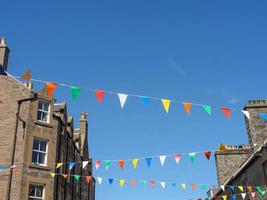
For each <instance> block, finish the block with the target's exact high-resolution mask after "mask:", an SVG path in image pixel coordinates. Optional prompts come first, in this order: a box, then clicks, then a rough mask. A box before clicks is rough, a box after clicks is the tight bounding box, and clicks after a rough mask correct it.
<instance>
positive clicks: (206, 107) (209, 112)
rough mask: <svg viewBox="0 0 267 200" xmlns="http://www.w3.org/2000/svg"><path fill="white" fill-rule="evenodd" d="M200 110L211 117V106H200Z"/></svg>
mask: <svg viewBox="0 0 267 200" xmlns="http://www.w3.org/2000/svg"><path fill="white" fill-rule="evenodd" d="M202 108H203V109H204V110H205V111H206V112H207V113H208V114H209V115H211V106H209V105H202Z"/></svg>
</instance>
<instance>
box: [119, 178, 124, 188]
mask: <svg viewBox="0 0 267 200" xmlns="http://www.w3.org/2000/svg"><path fill="white" fill-rule="evenodd" d="M124 183H125V180H124V179H120V186H121V187H123V185H124Z"/></svg>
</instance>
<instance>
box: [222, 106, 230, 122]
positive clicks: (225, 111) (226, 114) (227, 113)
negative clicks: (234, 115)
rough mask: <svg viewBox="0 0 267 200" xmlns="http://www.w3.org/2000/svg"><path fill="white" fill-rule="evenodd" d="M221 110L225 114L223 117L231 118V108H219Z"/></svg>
mask: <svg viewBox="0 0 267 200" xmlns="http://www.w3.org/2000/svg"><path fill="white" fill-rule="evenodd" d="M221 111H222V112H223V114H224V115H225V117H226V118H227V119H230V118H231V110H230V108H221Z"/></svg>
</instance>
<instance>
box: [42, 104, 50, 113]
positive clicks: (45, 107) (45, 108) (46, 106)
mask: <svg viewBox="0 0 267 200" xmlns="http://www.w3.org/2000/svg"><path fill="white" fill-rule="evenodd" d="M48 108H49V103H47V102H44V103H43V110H44V111H47V112H48Z"/></svg>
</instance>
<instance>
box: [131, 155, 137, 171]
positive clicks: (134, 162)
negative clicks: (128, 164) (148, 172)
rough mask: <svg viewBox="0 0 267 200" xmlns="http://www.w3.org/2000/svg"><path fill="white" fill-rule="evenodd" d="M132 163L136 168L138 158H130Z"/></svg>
mask: <svg viewBox="0 0 267 200" xmlns="http://www.w3.org/2000/svg"><path fill="white" fill-rule="evenodd" d="M132 164H133V168H134V169H136V167H137V164H138V159H137V158H136V159H133V160H132Z"/></svg>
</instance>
